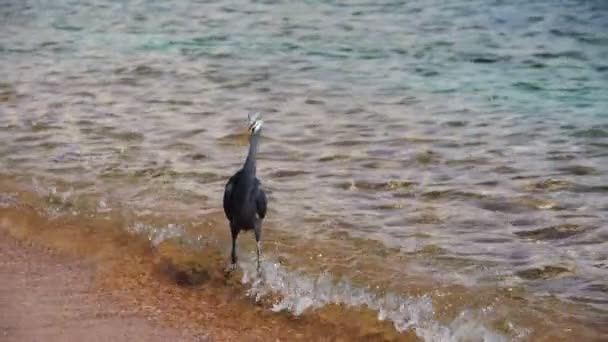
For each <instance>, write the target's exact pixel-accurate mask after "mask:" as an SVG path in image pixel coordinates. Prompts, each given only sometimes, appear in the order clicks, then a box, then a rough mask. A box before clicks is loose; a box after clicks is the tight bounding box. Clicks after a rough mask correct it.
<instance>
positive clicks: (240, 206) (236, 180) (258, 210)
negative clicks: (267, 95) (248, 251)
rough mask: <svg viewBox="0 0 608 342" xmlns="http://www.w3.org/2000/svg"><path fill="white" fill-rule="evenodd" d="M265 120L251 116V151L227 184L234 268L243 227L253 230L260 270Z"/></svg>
mask: <svg viewBox="0 0 608 342" xmlns="http://www.w3.org/2000/svg"><path fill="white" fill-rule="evenodd" d="M261 127H262V120H259V118H258V117H257V116H256V117H253V118H251V117H250V129H249V131H250V138H249V154H248V155H247V159H246V160H245V164H244V165H243V167H242V168H241V169H240V170H238V171H237V172H236V173H235V174H234V175H233V176H232V177H230V179H229V180H228V182H227V183H226V187H225V190H224V201H223V202H224V203H223V204H224V213H225V214H226V218H227V219H228V221H229V222H230V232H231V233H232V253H231V259H232V267H233V268H234V267H236V261H237V257H236V239H237V237H238V234H239V232H240V231H241V230H251V229H253V231H254V233H255V240H256V242H257V246H256V247H257V261H258V269H259V266H260V238H261V236H262V220H263V219H264V218H265V217H266V194H265V193H264V189H263V188H262V184H261V182H260V180H259V179H258V178H257V177H256V153H257V146H258V140H259V135H260V129H261Z"/></svg>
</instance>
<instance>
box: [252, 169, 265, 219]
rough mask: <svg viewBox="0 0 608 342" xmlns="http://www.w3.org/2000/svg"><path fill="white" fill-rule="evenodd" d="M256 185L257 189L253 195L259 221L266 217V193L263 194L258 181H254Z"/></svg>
mask: <svg viewBox="0 0 608 342" xmlns="http://www.w3.org/2000/svg"><path fill="white" fill-rule="evenodd" d="M256 183H257V188H258V189H257V193H256V195H255V205H256V207H257V209H258V216H259V217H260V219H264V217H265V216H266V193H265V192H264V189H263V188H262V184H260V181H259V180H257V179H256Z"/></svg>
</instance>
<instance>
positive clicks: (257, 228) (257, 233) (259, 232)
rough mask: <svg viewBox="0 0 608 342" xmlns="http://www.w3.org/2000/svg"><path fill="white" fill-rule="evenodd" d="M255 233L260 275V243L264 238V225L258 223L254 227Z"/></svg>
mask: <svg viewBox="0 0 608 342" xmlns="http://www.w3.org/2000/svg"><path fill="white" fill-rule="evenodd" d="M254 233H255V251H256V254H257V262H258V273H260V249H262V243H261V242H260V238H261V237H262V224H261V223H260V222H259V221H258V222H256V225H255V227H254Z"/></svg>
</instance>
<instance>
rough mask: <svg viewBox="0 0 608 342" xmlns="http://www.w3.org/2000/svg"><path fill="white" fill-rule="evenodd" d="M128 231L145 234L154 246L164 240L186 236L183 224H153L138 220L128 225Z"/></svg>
mask: <svg viewBox="0 0 608 342" xmlns="http://www.w3.org/2000/svg"><path fill="white" fill-rule="evenodd" d="M127 231H128V232H129V233H132V234H136V235H143V236H145V237H146V238H147V240H148V241H150V243H151V244H152V245H153V246H154V247H158V245H160V244H161V243H162V242H163V241H166V240H169V239H173V238H179V237H182V236H184V228H183V227H182V226H181V225H177V224H173V223H169V224H167V225H166V226H152V225H147V224H144V223H140V222H136V223H134V224H132V225H131V226H128V227H127Z"/></svg>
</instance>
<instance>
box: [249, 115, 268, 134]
mask: <svg viewBox="0 0 608 342" xmlns="http://www.w3.org/2000/svg"><path fill="white" fill-rule="evenodd" d="M262 124H264V120H262V116H261V115H260V113H253V114H249V134H250V135H254V134H258V133H259V132H260V129H262Z"/></svg>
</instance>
